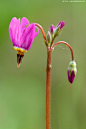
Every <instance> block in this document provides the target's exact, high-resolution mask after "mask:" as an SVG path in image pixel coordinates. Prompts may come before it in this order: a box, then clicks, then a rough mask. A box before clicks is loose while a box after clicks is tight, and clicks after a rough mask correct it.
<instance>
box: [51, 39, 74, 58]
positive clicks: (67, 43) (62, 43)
mask: <svg viewBox="0 0 86 129" xmlns="http://www.w3.org/2000/svg"><path fill="white" fill-rule="evenodd" d="M61 43H62V44H65V45H67V46H68V47H69V48H70V50H71V55H72V60H74V54H73V49H72V47H71V46H70V45H69V44H68V43H67V42H64V41H59V42H57V43H55V44H54V45H53V46H52V48H54V47H55V46H56V45H58V44H61Z"/></svg>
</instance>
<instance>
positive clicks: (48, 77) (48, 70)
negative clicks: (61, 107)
mask: <svg viewBox="0 0 86 129" xmlns="http://www.w3.org/2000/svg"><path fill="white" fill-rule="evenodd" d="M51 52H52V50H47V68H46V129H50V95H51Z"/></svg>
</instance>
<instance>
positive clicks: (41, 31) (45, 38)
mask: <svg viewBox="0 0 86 129" xmlns="http://www.w3.org/2000/svg"><path fill="white" fill-rule="evenodd" d="M35 25H36V26H37V27H39V28H40V29H41V32H42V34H43V38H44V40H46V36H45V32H44V30H43V28H42V26H41V25H39V24H38V23H35Z"/></svg>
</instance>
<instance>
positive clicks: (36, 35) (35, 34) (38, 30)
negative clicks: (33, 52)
mask: <svg viewBox="0 0 86 129" xmlns="http://www.w3.org/2000/svg"><path fill="white" fill-rule="evenodd" d="M35 27H36V28H37V29H38V27H37V26H35ZM38 33H39V29H38V31H37V32H36V33H35V36H34V38H35V37H36V36H37V35H38Z"/></svg>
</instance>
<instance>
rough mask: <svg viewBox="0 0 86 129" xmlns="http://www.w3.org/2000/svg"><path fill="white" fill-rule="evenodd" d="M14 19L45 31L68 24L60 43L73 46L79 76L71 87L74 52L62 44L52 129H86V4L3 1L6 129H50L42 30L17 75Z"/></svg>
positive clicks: (1, 81)
mask: <svg viewBox="0 0 86 129" xmlns="http://www.w3.org/2000/svg"><path fill="white" fill-rule="evenodd" d="M13 17H17V18H19V17H20V18H22V17H26V18H28V20H29V22H30V23H32V22H36V23H39V24H41V25H42V26H43V28H44V30H45V33H46V34H47V31H48V30H49V28H50V25H51V24H54V25H55V26H56V25H57V24H58V23H59V22H60V21H65V27H64V29H63V32H62V34H61V35H60V36H58V37H57V38H56V39H55V42H57V41H60V40H61V41H66V42H68V43H69V44H70V45H71V46H72V48H73V50H74V55H75V60H76V63H77V69H78V72H77V75H76V78H75V80H74V83H73V84H72V86H71V90H70V83H69V82H68V79H67V68H68V64H69V62H70V61H71V53H70V50H69V48H67V47H66V46H65V45H62V44H61V45H58V46H57V47H56V48H55V50H54V51H53V53H52V72H51V73H52V79H51V129H86V55H85V54H86V2H76V3H75V2H72V3H71V2H64V3H63V2H62V1H61V0H60V1H57V0H54V1H52V0H3V1H2V0H0V129H45V84H46V73H45V71H44V69H45V67H46V60H47V54H46V47H45V45H44V44H43V37H42V34H41V31H40V33H39V35H38V36H37V37H36V38H35V39H34V42H33V44H32V47H31V49H30V50H29V51H28V52H27V53H25V56H24V58H23V61H22V63H21V66H20V68H19V70H18V71H17V58H16V57H17V56H16V51H15V50H14V49H13V45H12V42H11V40H10V37H9V33H8V28H9V24H10V21H11V19H12V18H13Z"/></svg>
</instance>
